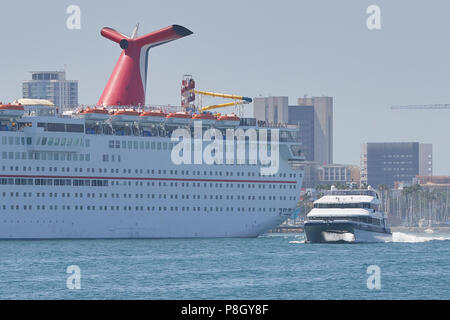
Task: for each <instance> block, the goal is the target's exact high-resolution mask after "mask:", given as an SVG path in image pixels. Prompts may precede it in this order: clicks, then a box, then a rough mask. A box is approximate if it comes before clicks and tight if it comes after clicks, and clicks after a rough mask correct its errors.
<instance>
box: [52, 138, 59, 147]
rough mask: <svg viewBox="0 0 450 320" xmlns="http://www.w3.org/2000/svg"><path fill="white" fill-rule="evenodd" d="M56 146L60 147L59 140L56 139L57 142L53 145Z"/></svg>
mask: <svg viewBox="0 0 450 320" xmlns="http://www.w3.org/2000/svg"><path fill="white" fill-rule="evenodd" d="M53 145H54V146H59V138H55V142H54V143H53Z"/></svg>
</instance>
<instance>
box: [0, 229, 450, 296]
mask: <svg viewBox="0 0 450 320" xmlns="http://www.w3.org/2000/svg"><path fill="white" fill-rule="evenodd" d="M304 240H305V238H304V235H303V234H267V235H264V236H261V237H259V238H256V239H170V240H42V241H0V299H450V234H436V233H435V234H431V235H429V234H406V233H394V242H392V243H379V244H307V243H305V242H304ZM69 266H77V267H78V268H79V271H80V273H79V278H78V279H79V280H80V281H79V282H78V283H79V288H80V289H69V287H70V286H69V287H68V285H67V282H68V281H67V279H68V278H69V277H71V276H72V274H69V273H67V268H68V267H69ZM369 266H377V268H379V269H378V270H379V273H378V276H379V277H378V278H377V279H378V280H379V282H378V284H379V285H380V286H379V289H377V288H373V286H372V289H369V288H368V285H367V282H368V278H369V277H370V276H371V274H368V273H367V271H368V267H369ZM77 275H78V274H77ZM70 283H75V282H70ZM72 288H73V287H72Z"/></svg>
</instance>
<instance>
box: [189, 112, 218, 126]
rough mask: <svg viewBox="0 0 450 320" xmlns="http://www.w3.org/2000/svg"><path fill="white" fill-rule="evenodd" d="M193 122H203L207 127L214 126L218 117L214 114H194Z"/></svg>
mask: <svg viewBox="0 0 450 320" xmlns="http://www.w3.org/2000/svg"><path fill="white" fill-rule="evenodd" d="M192 120H193V121H194V122H195V121H202V125H205V126H212V125H214V124H215V123H216V116H214V115H213V114H212V113H209V112H208V113H199V114H194V115H193V116H192Z"/></svg>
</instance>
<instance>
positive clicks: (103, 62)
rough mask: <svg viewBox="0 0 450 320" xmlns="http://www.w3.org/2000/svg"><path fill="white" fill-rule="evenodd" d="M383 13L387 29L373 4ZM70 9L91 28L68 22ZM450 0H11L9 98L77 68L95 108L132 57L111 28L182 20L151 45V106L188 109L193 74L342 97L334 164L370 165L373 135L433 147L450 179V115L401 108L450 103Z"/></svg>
mask: <svg viewBox="0 0 450 320" xmlns="http://www.w3.org/2000/svg"><path fill="white" fill-rule="evenodd" d="M374 4H375V5H378V6H379V7H380V9H381V30H368V28H367V26H366V20H367V18H368V16H369V15H368V14H367V13H366V10H367V8H368V6H370V5H374ZM69 5H78V6H79V7H80V9H81V25H80V26H81V28H80V29H76V30H70V29H68V28H67V27H66V20H67V19H68V18H69V14H67V13H66V10H67V7H68V6H69ZM449 12H450V2H449V1H448V0H434V1H418V0H414V1H411V0H396V1H391V0H377V1H376V0H371V1H366V0H357V1H356V0H307V1H306V0H291V1H286V0H279V1H266V0H259V1H254V0H227V1H217V0H209V1H206V0H201V1H196V0H190V1H178V0H177V1H170V0H165V1H152V0H146V1H137V0H128V1H123V0H122V1H113V0H109V1H100V0H96V1H84V0H83V1H77V0H71V1H61V0H59V1H50V0H40V1H23V0H15V1H8V2H6V1H2V2H1V3H0V14H1V19H0V30H1V40H2V41H1V51H0V52H1V53H0V101H4V102H5V101H12V100H14V99H17V98H20V97H21V95H22V89H21V83H22V81H23V80H26V79H29V78H30V73H29V71H31V70H60V69H63V68H65V69H66V72H67V78H68V79H74V80H78V81H79V102H80V103H82V104H95V103H96V102H97V100H98V98H99V97H100V94H101V92H102V90H103V88H104V86H105V84H106V82H107V80H108V78H109V75H110V73H111V71H112V69H113V67H114V65H115V63H116V61H117V59H118V57H119V55H120V48H119V46H118V45H117V44H116V43H113V42H111V41H109V40H107V39H105V38H103V37H101V36H100V30H101V28H102V27H105V26H109V27H112V28H114V29H117V30H119V31H121V32H123V33H125V34H130V33H131V31H132V29H133V27H134V26H135V24H136V23H138V22H139V23H140V30H139V31H140V33H139V34H141V35H142V34H145V33H148V32H151V31H154V30H157V29H160V28H163V27H166V26H169V25H171V24H179V25H182V26H185V27H187V28H188V29H190V30H192V31H193V32H194V34H193V35H191V36H189V37H186V38H183V39H180V40H177V41H174V42H171V43H169V44H166V45H164V46H159V47H157V48H154V49H152V50H151V51H150V58H149V77H148V83H147V92H146V102H147V103H149V104H161V105H166V104H172V105H179V104H180V94H179V90H180V81H181V78H182V76H183V74H186V73H188V74H192V75H193V76H194V78H195V79H196V82H197V87H198V88H200V89H204V90H209V91H216V92H224V93H232V94H238V95H244V96H249V97H258V96H268V95H272V96H288V97H289V102H290V104H295V103H296V100H297V98H298V97H300V96H304V95H308V96H321V95H326V96H332V97H333V98H334V162H336V163H345V164H359V159H360V146H361V144H362V143H364V142H394V141H395V142H399V141H400V142H401V141H417V142H422V143H432V144H433V158H434V161H433V165H434V174H435V175H450V142H449V141H448V136H449V133H450V121H449V120H450V110H430V111H428V110H407V111H392V110H390V106H391V105H405V104H406V105H407V104H432V103H450V90H449V89H450V61H449V57H450V41H449V40H448V35H449V30H450V19H449V18H448V15H449Z"/></svg>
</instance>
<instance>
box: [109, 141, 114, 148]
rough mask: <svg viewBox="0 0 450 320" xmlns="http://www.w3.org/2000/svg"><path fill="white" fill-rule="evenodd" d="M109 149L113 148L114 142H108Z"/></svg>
mask: <svg viewBox="0 0 450 320" xmlns="http://www.w3.org/2000/svg"><path fill="white" fill-rule="evenodd" d="M109 148H114V140H109Z"/></svg>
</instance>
